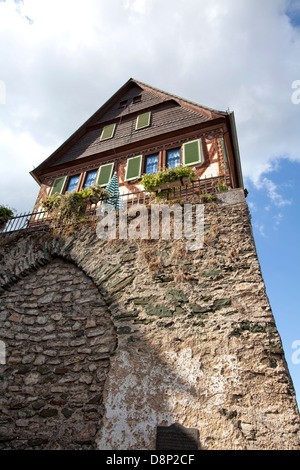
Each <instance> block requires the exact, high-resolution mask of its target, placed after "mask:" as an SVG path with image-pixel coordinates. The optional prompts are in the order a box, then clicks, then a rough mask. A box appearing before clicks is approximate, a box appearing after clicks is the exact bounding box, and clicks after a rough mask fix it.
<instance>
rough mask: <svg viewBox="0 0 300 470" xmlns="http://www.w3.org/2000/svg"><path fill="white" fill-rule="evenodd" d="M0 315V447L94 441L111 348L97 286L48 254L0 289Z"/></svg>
mask: <svg viewBox="0 0 300 470" xmlns="http://www.w3.org/2000/svg"><path fill="white" fill-rule="evenodd" d="M0 320H1V326H2V328H1V330H2V331H1V339H2V341H4V343H5V347H6V363H5V364H1V365H0V369H1V375H2V378H3V380H2V388H3V394H2V397H3V398H2V403H1V405H0V406H1V418H0V448H2V449H31V448H35V449H53V450H56V449H64V450H69V449H82V448H84V449H93V448H95V447H96V446H95V436H96V434H97V432H98V431H99V429H100V427H101V420H102V416H103V403H102V394H103V389H104V384H105V380H106V377H107V373H108V370H109V365H110V355H111V353H112V352H113V351H114V349H115V347H116V333H115V328H114V325H113V323H112V321H111V318H110V313H109V311H108V308H107V306H106V304H105V302H104V300H103V298H102V296H101V295H100V293H99V291H98V289H97V287H96V285H95V284H94V283H93V281H92V280H91V279H90V278H89V277H87V276H86V275H85V274H84V273H83V272H82V270H81V269H79V268H78V267H77V266H75V265H74V264H72V263H69V262H66V261H64V260H62V259H59V258H56V259H53V260H52V261H50V262H49V263H48V264H46V265H45V266H43V267H40V268H39V269H38V270H37V271H35V272H33V273H30V274H29V275H27V276H26V277H24V278H23V279H21V280H19V281H18V282H17V283H16V284H14V285H13V286H12V287H10V289H9V290H7V291H5V292H4V293H3V294H2V295H1V296H0Z"/></svg>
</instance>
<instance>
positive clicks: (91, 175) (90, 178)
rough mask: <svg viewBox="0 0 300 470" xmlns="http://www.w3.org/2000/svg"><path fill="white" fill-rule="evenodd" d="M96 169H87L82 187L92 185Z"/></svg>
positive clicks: (86, 187) (85, 187)
mask: <svg viewBox="0 0 300 470" xmlns="http://www.w3.org/2000/svg"><path fill="white" fill-rule="evenodd" d="M97 173H98V170H92V171H88V172H87V174H86V176H85V182H84V186H83V188H84V189H88V188H89V187H90V186H93V184H94V183H95V180H96V176H97Z"/></svg>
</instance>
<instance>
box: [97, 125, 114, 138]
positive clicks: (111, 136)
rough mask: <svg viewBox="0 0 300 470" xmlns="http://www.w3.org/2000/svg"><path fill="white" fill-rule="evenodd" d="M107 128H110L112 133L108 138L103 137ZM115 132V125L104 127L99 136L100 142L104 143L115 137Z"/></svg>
mask: <svg viewBox="0 0 300 470" xmlns="http://www.w3.org/2000/svg"><path fill="white" fill-rule="evenodd" d="M109 127H112V132H111V133H110V135H109V136H108V137H104V134H105V131H106V129H108V128H109ZM115 131H116V123H113V124H108V125H107V126H104V127H103V129H102V132H101V135H100V142H105V141H106V140H109V139H112V138H113V137H114V135H115Z"/></svg>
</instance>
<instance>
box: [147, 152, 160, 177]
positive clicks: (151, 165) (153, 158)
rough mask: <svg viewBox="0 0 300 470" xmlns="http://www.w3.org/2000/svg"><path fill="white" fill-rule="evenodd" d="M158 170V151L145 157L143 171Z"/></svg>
mask: <svg viewBox="0 0 300 470" xmlns="http://www.w3.org/2000/svg"><path fill="white" fill-rule="evenodd" d="M157 171H158V153H157V154H156V155H150V156H149V157H146V162H145V173H151V174H153V173H156V172H157Z"/></svg>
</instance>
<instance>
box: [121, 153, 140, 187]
mask: <svg viewBox="0 0 300 470" xmlns="http://www.w3.org/2000/svg"><path fill="white" fill-rule="evenodd" d="M141 168H142V155H138V156H137V157H132V158H128V160H127V166H126V175H125V181H130V180H135V179H137V178H139V177H140V176H141Z"/></svg>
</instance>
